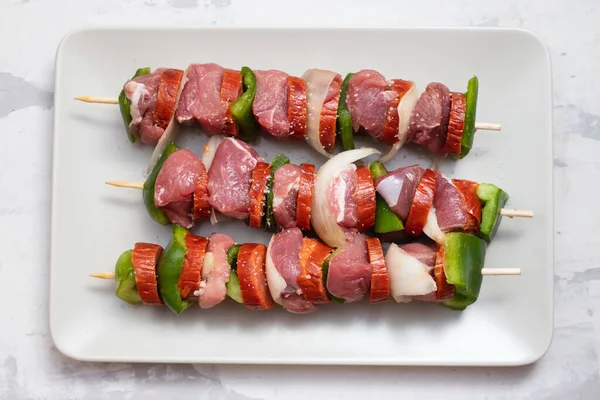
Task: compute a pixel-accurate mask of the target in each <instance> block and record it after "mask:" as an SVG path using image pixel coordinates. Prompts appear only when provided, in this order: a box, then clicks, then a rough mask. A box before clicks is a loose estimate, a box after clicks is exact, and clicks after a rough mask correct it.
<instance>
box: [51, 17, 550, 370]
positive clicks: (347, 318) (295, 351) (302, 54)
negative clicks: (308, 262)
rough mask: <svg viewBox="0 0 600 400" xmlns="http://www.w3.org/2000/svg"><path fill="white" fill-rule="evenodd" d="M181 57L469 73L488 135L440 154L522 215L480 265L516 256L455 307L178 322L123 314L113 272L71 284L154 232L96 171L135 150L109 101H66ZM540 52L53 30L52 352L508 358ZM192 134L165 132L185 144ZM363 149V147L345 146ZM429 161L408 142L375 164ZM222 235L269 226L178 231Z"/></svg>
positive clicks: (543, 255)
mask: <svg viewBox="0 0 600 400" xmlns="http://www.w3.org/2000/svg"><path fill="white" fill-rule="evenodd" d="M193 62H201V63H204V62H215V63H219V64H221V65H223V66H226V67H229V68H239V67H241V66H243V65H248V66H251V67H252V68H256V69H268V68H274V69H281V70H283V71H286V72H288V73H290V74H292V75H301V74H302V73H303V71H305V70H306V69H308V68H324V69H331V70H334V71H338V72H340V73H341V74H342V75H343V74H345V73H348V72H352V71H358V70H360V69H364V68H372V69H376V70H378V71H380V72H382V73H383V74H384V75H385V76H386V77H388V78H403V79H410V80H414V81H415V82H416V84H417V86H418V88H419V89H420V90H421V91H422V90H424V88H425V86H426V85H427V84H428V83H429V82H432V81H439V82H443V83H445V84H446V85H447V86H448V87H449V88H450V89H451V90H454V91H464V90H465V88H466V82H467V80H468V79H469V78H470V77H471V76H472V75H477V76H478V77H479V80H480V90H479V93H480V95H479V108H478V120H479V121H485V122H498V123H501V124H502V131H501V132H499V133H497V132H478V133H477V134H476V138H475V146H474V150H473V151H472V152H471V154H470V155H469V156H468V157H467V158H465V159H463V160H461V161H458V162H455V161H451V160H443V161H442V163H441V168H442V170H444V171H445V172H447V173H448V174H449V175H450V176H452V177H460V178H463V179H471V180H476V181H480V182H490V183H495V184H497V185H498V186H500V187H502V188H504V189H505V190H506V191H507V192H508V193H509V194H510V196H511V198H510V202H509V206H510V207H517V208H525V209H532V210H533V211H534V212H535V218H534V219H532V220H524V219H520V220H518V219H514V220H509V219H505V220H504V221H503V223H502V226H501V229H500V232H499V233H498V235H497V237H496V239H495V241H494V242H493V243H492V244H491V246H490V247H489V249H488V253H487V258H486V267H491V268H493V267H496V268H500V267H519V268H522V270H523V275H522V276H520V277H486V278H485V279H484V283H483V287H482V293H481V296H480V298H479V300H478V301H477V303H476V304H474V305H473V306H471V307H469V308H468V309H467V310H466V311H464V312H456V311H452V310H449V309H446V308H445V307H441V306H435V305H431V304H424V303H421V304H419V303H413V304H408V305H406V304H395V303H393V302H390V303H388V304H383V305H369V304H368V303H367V302H362V303H359V304H349V305H339V304H332V305H328V306H324V307H321V309H320V310H318V311H317V312H316V313H313V314H311V315H304V316H299V315H292V314H288V313H286V312H285V311H283V310H281V309H277V310H272V311H269V312H249V311H246V310H245V309H244V308H243V307H242V306H240V305H238V304H234V303H233V302H231V301H227V302H225V303H223V304H222V305H219V306H218V307H215V308H214V309H211V310H200V309H199V308H196V307H193V308H192V309H190V310H188V311H186V312H185V313H183V314H182V315H180V316H176V315H174V314H172V313H171V312H169V311H168V310H167V309H166V308H162V309H159V308H151V307H141V306H140V307H133V306H129V305H127V304H125V303H123V302H121V301H120V300H118V299H117V298H116V297H115V296H114V282H110V281H99V280H94V279H91V278H89V277H88V274H89V273H91V272H94V271H104V270H109V271H110V270H112V269H113V267H114V263H115V261H116V259H117V257H118V256H119V254H120V253H121V252H122V251H124V250H126V249H128V248H131V247H133V244H134V243H135V242H138V241H149V242H155V243H160V244H161V245H163V246H164V245H166V243H167V242H168V241H169V237H170V228H169V227H162V226H159V225H157V224H155V223H154V222H153V221H152V220H151V219H150V218H149V217H148V216H147V214H146V212H145V209H144V207H143V204H142V199H141V193H140V192H139V191H136V190H130V189H120V190H119V189H115V188H112V187H107V186H105V185H104V184H103V182H104V181H106V180H134V181H135V180H138V181H139V180H143V179H144V172H145V170H146V167H147V165H148V160H149V155H150V153H151V149H150V148H148V146H146V147H143V146H142V145H139V144H136V145H131V144H129V142H128V141H127V138H126V135H125V132H124V128H123V126H122V121H121V117H120V114H119V110H118V107H117V106H114V105H112V106H111V105H92V104H84V103H80V102H76V101H74V100H73V98H74V97H75V96H80V95H98V96H113V97H116V96H117V95H118V93H119V91H120V89H121V86H122V85H123V83H124V81H125V80H126V79H127V78H129V77H130V76H131V75H132V74H133V72H134V71H135V70H136V69H137V68H139V67H142V66H151V67H153V68H157V67H162V66H165V67H167V66H168V67H177V68H181V69H185V68H186V66H187V65H188V64H190V63H193ZM551 93H552V92H551V73H550V59H549V55H548V52H547V50H546V48H545V46H544V45H543V44H542V42H541V41H540V40H539V39H537V38H536V37H535V36H533V35H532V34H530V33H528V32H526V31H522V30H514V29H473V28H470V29H448V28H443V29H337V28H336V29H327V28H325V29H315V28H310V29H280V28H277V29H275V28H273V29H245V28H233V29H232V28H228V29H217V28H210V29H206V28H203V29H179V28H176V29H164V28H160V29H147V28H145V29H137V28H97V29H85V30H80V31H76V32H74V33H71V34H69V35H68V36H67V37H65V38H64V40H63V41H62V43H61V45H60V46H59V49H58V52H57V59H56V87H55V103H54V124H55V125H54V150H53V151H54V164H53V188H52V198H53V202H52V232H51V235H52V238H51V242H52V244H51V254H52V257H51V278H50V279H51V281H50V286H51V291H50V324H51V332H52V337H53V339H54V341H55V344H56V346H57V348H58V349H59V350H60V351H61V352H63V353H64V354H66V355H67V356H69V357H72V358H76V359H80V360H89V361H123V362H176V363H263V364H266V363H280V364H350V365H351V364H371V365H452V366H467V365H471V366H483V365H490V366H491V365H522V364H528V363H531V362H534V361H535V360H537V359H539V358H540V357H541V356H542V355H543V354H544V353H545V351H546V350H547V348H548V346H549V344H550V341H551V337H552V327H553V242H552V240H553V237H552V230H553V206H552V196H553V192H552V114H551V112H552V107H551V105H552V104H551V101H552V100H551ZM205 141H206V137H205V135H203V134H201V133H200V132H199V131H197V130H187V131H185V132H183V133H182V134H181V135H180V137H179V139H178V143H179V144H180V145H183V146H189V147H190V148H191V149H192V150H194V151H195V152H197V153H200V152H201V150H202V146H203V144H204V143H205ZM361 143H363V144H366V145H374V143H372V142H371V141H368V140H366V141H362V142H361ZM256 148H257V149H258V152H259V153H260V155H261V156H263V157H265V158H266V159H271V158H272V157H273V156H274V155H275V154H276V153H277V152H285V153H286V154H287V155H288V156H289V157H290V158H291V159H292V162H296V163H299V162H307V161H308V162H312V163H315V164H317V165H320V164H322V163H323V161H324V160H323V158H322V157H321V156H319V155H318V154H317V153H315V152H312V151H310V150H309V149H308V146H306V145H303V144H301V143H296V142H294V143H291V142H277V141H273V140H268V139H264V138H263V139H261V140H260V141H259V143H258V144H257V145H256ZM412 163H420V164H422V165H424V166H429V165H430V164H431V156H430V155H428V154H426V153H423V152H421V151H420V150H419V149H416V148H411V147H410V146H408V147H407V148H406V149H403V150H401V152H400V153H399V154H398V155H397V156H396V158H395V159H394V160H393V161H391V162H390V163H388V167H389V168H397V167H400V166H404V165H409V164H412ZM213 231H218V232H223V233H228V234H230V235H231V236H232V237H233V238H234V239H235V240H236V241H238V242H249V241H252V242H256V241H262V242H263V243H267V241H268V239H269V235H268V234H266V233H262V232H260V231H258V230H255V229H254V230H253V229H251V228H248V227H246V226H244V225H243V223H242V222H239V221H234V222H227V223H225V224H218V225H216V226H211V225H210V224H208V223H204V224H202V225H201V226H200V227H199V228H198V229H196V233H198V234H201V235H208V234H210V233H211V232H213Z"/></svg>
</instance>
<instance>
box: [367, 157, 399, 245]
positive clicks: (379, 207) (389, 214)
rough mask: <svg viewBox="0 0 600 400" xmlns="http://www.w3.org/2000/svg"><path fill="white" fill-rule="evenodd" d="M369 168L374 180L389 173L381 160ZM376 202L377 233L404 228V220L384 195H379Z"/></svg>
mask: <svg viewBox="0 0 600 400" xmlns="http://www.w3.org/2000/svg"><path fill="white" fill-rule="evenodd" d="M369 169H370V170H371V175H373V180H375V179H377V178H379V177H380V176H384V175H386V174H387V173H388V171H387V169H385V166H384V165H383V164H382V163H380V162H379V161H375V162H374V163H373V164H371V166H370V167H369ZM375 202H376V207H375V226H374V228H373V229H374V230H375V233H388V232H396V231H401V230H403V229H404V224H403V223H402V220H401V219H400V217H398V216H397V215H396V214H395V213H394V212H393V211H392V210H391V209H390V206H389V205H388V203H387V202H386V201H385V200H384V199H383V197H381V196H380V195H377V196H376V198H375Z"/></svg>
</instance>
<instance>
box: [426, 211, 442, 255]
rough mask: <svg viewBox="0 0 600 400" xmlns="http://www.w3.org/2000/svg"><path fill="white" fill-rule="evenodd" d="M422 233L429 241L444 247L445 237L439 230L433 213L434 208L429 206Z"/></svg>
mask: <svg viewBox="0 0 600 400" xmlns="http://www.w3.org/2000/svg"><path fill="white" fill-rule="evenodd" d="M423 233H425V234H426V235H427V236H428V237H429V238H430V239H432V240H433V241H434V242H436V243H437V244H439V245H440V246H445V245H446V235H445V234H444V232H442V230H441V229H440V226H439V225H438V220H437V215H436V213H435V207H433V206H431V208H430V209H429V214H427V221H426V222H425V226H423Z"/></svg>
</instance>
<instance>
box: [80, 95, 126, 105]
mask: <svg viewBox="0 0 600 400" xmlns="http://www.w3.org/2000/svg"><path fill="white" fill-rule="evenodd" d="M75 100H79V101H83V102H86V103H99V104H119V99H115V98H113V97H98V96H80V97H75Z"/></svg>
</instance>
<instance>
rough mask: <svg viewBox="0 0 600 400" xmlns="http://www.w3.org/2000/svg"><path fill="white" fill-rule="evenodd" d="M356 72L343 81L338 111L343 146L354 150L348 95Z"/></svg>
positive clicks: (339, 130)
mask: <svg viewBox="0 0 600 400" xmlns="http://www.w3.org/2000/svg"><path fill="white" fill-rule="evenodd" d="M353 75H354V73H349V74H348V75H346V77H345V78H344V82H342V88H341V90H340V103H339V105H338V112H337V126H336V127H337V133H338V135H339V136H340V139H341V140H342V148H343V149H344V151H346V150H354V129H353V128H352V115H351V114H350V110H349V109H348V103H347V102H346V96H347V94H348V82H349V81H350V78H352V76H353Z"/></svg>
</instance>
